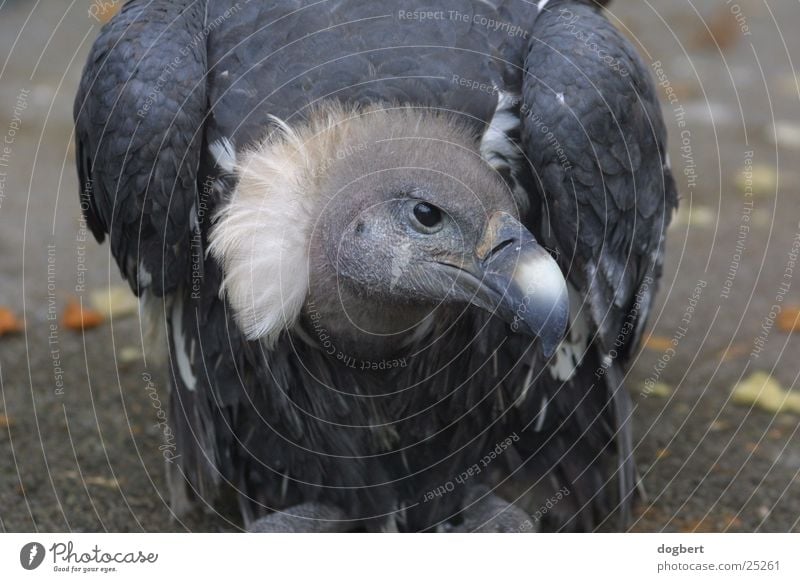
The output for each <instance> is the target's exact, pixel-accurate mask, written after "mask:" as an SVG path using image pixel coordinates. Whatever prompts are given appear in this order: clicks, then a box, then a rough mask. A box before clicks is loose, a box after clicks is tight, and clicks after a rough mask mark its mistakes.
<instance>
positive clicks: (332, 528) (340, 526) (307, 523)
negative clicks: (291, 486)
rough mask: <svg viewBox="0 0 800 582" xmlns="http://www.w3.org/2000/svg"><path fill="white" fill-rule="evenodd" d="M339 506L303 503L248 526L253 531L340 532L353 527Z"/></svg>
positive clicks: (352, 523) (266, 516)
mask: <svg viewBox="0 0 800 582" xmlns="http://www.w3.org/2000/svg"><path fill="white" fill-rule="evenodd" d="M353 525H354V522H353V521H351V520H347V519H346V516H345V514H344V512H343V511H342V510H341V509H339V508H338V507H334V506H332V505H324V504H322V503H302V504H300V505H295V506H294V507H288V508H286V509H284V510H283V511H276V512H274V513H270V514H269V515H265V516H264V517H262V518H259V519H257V520H255V521H254V522H253V523H251V524H250V526H249V527H248V528H247V530H248V531H249V532H253V533H339V532H346V531H349V530H351V529H352V528H353Z"/></svg>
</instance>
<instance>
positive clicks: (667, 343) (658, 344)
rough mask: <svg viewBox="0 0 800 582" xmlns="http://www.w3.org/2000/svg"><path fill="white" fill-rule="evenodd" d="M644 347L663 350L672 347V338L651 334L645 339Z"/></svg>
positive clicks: (656, 350) (658, 350)
mask: <svg viewBox="0 0 800 582" xmlns="http://www.w3.org/2000/svg"><path fill="white" fill-rule="evenodd" d="M644 347H646V348H647V349H648V350H653V351H655V352H663V351H664V350H667V349H669V348H671V347H672V340H671V339H670V338H668V337H663V336H658V335H651V336H648V337H647V339H646V340H645V342H644Z"/></svg>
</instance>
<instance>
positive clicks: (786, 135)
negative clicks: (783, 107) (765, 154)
mask: <svg viewBox="0 0 800 582" xmlns="http://www.w3.org/2000/svg"><path fill="white" fill-rule="evenodd" d="M764 131H765V132H766V136H767V138H768V139H769V141H770V142H771V143H774V144H776V145H778V146H783V147H787V148H792V149H800V124H797V123H791V122H789V121H777V122H775V125H774V126H772V125H768V126H767V127H766V128H765V129H764Z"/></svg>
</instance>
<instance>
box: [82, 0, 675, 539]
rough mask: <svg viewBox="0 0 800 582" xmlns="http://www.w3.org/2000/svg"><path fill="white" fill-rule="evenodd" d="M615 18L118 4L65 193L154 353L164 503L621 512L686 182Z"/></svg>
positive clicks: (346, 527) (89, 88)
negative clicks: (661, 284)
mask: <svg viewBox="0 0 800 582" xmlns="http://www.w3.org/2000/svg"><path fill="white" fill-rule="evenodd" d="M604 5H605V2H595V1H588V0H583V1H579V0H541V1H539V2H538V3H537V2H531V1H527V0H440V1H439V2H435V3H430V2H422V1H417V0H406V1H404V2H402V3H396V2H390V1H386V0H317V1H311V0H308V1H307V0H272V1H269V2H250V1H247V0H236V1H234V0H129V1H128V2H127V3H126V4H125V5H124V6H123V7H122V8H121V10H120V12H119V13H118V14H117V15H116V16H115V17H114V18H113V19H112V20H111V21H110V22H108V23H107V24H106V25H105V26H104V27H103V28H102V30H101V32H100V33H99V36H98V37H97V39H96V40H95V42H94V45H93V47H92V49H91V51H90V54H89V57H88V62H87V64H86V66H85V69H84V72H83V76H82V79H81V83H80V86H79V90H78V93H77V97H76V100H75V106H74V118H75V140H76V158H77V169H78V175H79V179H80V188H81V194H80V203H81V209H82V212H83V216H84V218H85V221H86V223H87V225H88V227H89V228H90V229H91V231H92V233H93V234H94V236H95V237H96V239H97V240H98V241H100V242H102V241H103V240H108V243H109V245H110V252H111V254H112V255H113V257H114V259H115V260H116V262H117V264H118V265H119V268H120V270H121V273H122V275H123V276H124V278H125V279H126V280H127V282H128V283H129V284H130V288H131V289H132V291H133V293H135V294H136V295H137V296H138V297H139V302H140V305H141V309H142V312H143V313H144V314H147V316H148V318H149V319H150V320H151V321H153V322H154V323H156V324H158V325H156V328H157V329H160V330H161V331H160V333H161V336H162V337H163V338H164V340H165V343H163V344H161V347H158V345H159V344H158V343H157V342H154V343H152V349H153V350H154V351H157V352H160V353H162V354H163V355H164V356H165V357H164V359H163V370H164V377H165V380H167V381H168V384H169V387H170V399H169V421H168V424H169V429H170V434H171V435H173V436H174V441H175V451H174V454H171V455H169V456H168V458H167V459H166V461H167V462H166V465H167V483H168V488H169V497H170V503H171V511H173V512H174V513H175V515H180V514H181V513H182V512H186V511H187V510H189V509H190V508H191V507H197V506H198V505H201V506H204V507H205V508H207V509H209V510H211V511H214V512H218V513H220V514H222V515H226V516H233V517H234V518H235V519H236V520H237V521H236V522H235V523H237V524H239V525H240V527H243V528H245V529H247V530H250V531H272V532H275V531H282V532H284V531H299V532H320V531H336V532H340V531H413V532H425V531H456V532H465V531H481V532H484V531H501V532H518V531H520V532H521V531H586V530H593V529H597V528H612V529H613V528H624V527H625V524H626V523H628V520H629V519H630V515H631V510H632V506H633V504H634V503H635V502H636V499H637V498H638V497H639V495H640V494H641V493H640V488H639V486H638V482H637V472H636V468H635V464H634V457H633V453H634V446H633V439H632V431H631V415H632V411H633V406H632V401H631V398H630V396H629V394H628V393H627V392H626V388H625V386H624V382H623V380H624V378H625V375H626V371H627V366H628V364H629V362H630V358H631V355H632V354H634V352H635V350H636V349H637V345H638V344H639V342H640V338H641V336H642V330H643V328H644V326H645V324H646V321H647V316H648V313H649V311H650V310H651V307H652V305H653V298H654V295H655V293H656V290H657V286H658V280H659V277H660V275H661V271H662V263H663V260H662V258H663V250H664V239H665V231H666V227H667V226H668V224H669V220H670V217H671V215H672V213H673V210H674V208H675V206H676V204H677V195H676V189H675V184H674V181H673V177H672V174H671V171H670V166H669V161H668V157H667V152H666V128H665V124H664V121H663V118H662V114H661V110H660V106H659V103H658V96H657V92H656V88H655V85H654V82H653V80H652V78H651V76H650V72H649V70H648V67H647V65H646V64H645V63H644V62H643V60H642V59H641V58H640V57H639V56H638V55H637V52H636V50H635V49H634V48H633V46H632V45H631V43H630V42H629V41H628V40H627V39H626V38H625V36H623V35H622V34H621V33H620V32H619V31H618V30H617V28H616V27H615V26H614V25H613V24H612V22H611V20H610V18H611V16H609V14H608V13H607V12H606V8H605V6H604ZM148 345H150V344H149V343H148Z"/></svg>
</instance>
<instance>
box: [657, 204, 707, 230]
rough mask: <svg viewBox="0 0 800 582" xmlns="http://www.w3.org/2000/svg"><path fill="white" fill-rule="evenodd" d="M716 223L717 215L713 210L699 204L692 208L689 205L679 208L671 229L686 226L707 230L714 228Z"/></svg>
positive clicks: (670, 226)
mask: <svg viewBox="0 0 800 582" xmlns="http://www.w3.org/2000/svg"><path fill="white" fill-rule="evenodd" d="M716 221H717V213H716V212H715V211H714V210H712V209H711V208H709V207H707V206H700V205H697V204H695V205H694V206H692V207H690V206H689V205H687V204H682V205H681V206H680V207H679V208H678V212H677V213H676V214H675V217H674V218H673V219H672V222H671V223H670V225H669V228H671V229H676V228H680V227H686V226H696V227H699V228H707V227H710V226H713V225H714V223H715V222H716Z"/></svg>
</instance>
